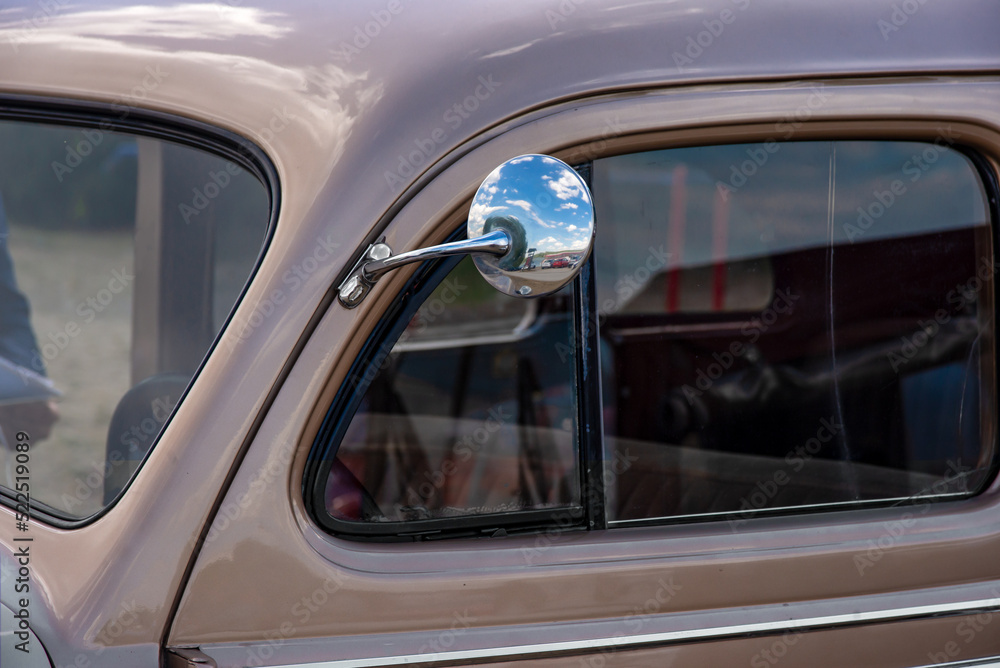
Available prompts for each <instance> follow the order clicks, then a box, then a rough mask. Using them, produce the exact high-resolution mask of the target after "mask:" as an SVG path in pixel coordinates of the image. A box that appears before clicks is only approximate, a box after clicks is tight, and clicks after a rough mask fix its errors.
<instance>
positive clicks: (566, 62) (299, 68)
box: [0, 0, 1000, 219]
mask: <svg viewBox="0 0 1000 668" xmlns="http://www.w3.org/2000/svg"><path fill="white" fill-rule="evenodd" d="M998 29H1000V12H997V11H996V8H995V5H994V4H993V3H992V2H990V1H989V0H982V1H980V0H950V1H949V2H935V1H931V0H876V1H872V0H844V1H842V2H837V3H829V2H823V1H819V0H814V1H803V2H789V1H787V0H698V1H697V2H694V1H691V2H684V1H677V2H646V3H620V2H619V3H599V2H595V1H594V0H552V1H551V2H531V3H511V2H506V1H503V2H500V1H491V2H456V3H417V2H414V1H413V0H367V1H364V2H350V3H346V2H345V3H315V2H301V1H299V2H287V1H284V0H282V2H278V1H277V0H269V1H260V2H255V1H251V0H225V1H223V2H217V3H214V4H203V3H202V4H199V3H189V2H164V1H162V0H161V1H157V0H148V1H145V2H143V3H141V4H132V3H128V2H110V3H104V4H100V5H77V4H70V3H68V2H65V1H63V0H53V2H51V3H36V2H34V1H33V0H21V2H20V5H17V6H13V7H11V6H8V7H7V8H5V9H4V10H3V11H2V12H0V48H2V49H3V56H2V58H0V63H2V67H0V90H2V91H3V92H5V93H8V94H10V93H24V94H29V95H43V96H45V95H54V96H59V97H70V98H80V99H87V100H97V101H103V102H112V103H116V104H117V105H118V106H117V107H115V108H114V109H115V110H117V111H116V112H115V114H113V115H117V114H119V113H121V114H124V115H128V114H129V113H135V112H134V108H149V109H154V110H159V111H164V112H169V113H172V114H177V115H180V116H184V117H190V118H193V119H198V120H201V121H204V122H208V123H211V124H215V125H218V126H220V127H223V128H225V129H228V130H231V131H234V132H236V133H238V134H240V135H243V136H245V137H248V138H250V139H251V140H252V141H254V142H256V143H257V144H259V145H260V146H261V147H262V148H264V150H265V152H267V153H268V154H269V155H270V156H271V157H272V159H273V160H274V162H275V165H276V167H277V170H278V174H279V177H280V179H281V181H282V188H283V190H284V191H285V195H286V196H283V207H292V209H293V210H292V211H283V215H285V214H291V217H293V218H296V219H299V218H301V217H302V215H304V214H305V213H306V209H308V208H311V207H315V206H316V205H317V204H318V205H321V206H322V207H323V208H324V209H325V210H330V209H331V207H336V206H337V204H338V201H339V200H340V199H341V198H343V197H344V196H345V193H349V194H350V195H351V196H352V197H354V198H358V197H361V198H362V199H363V200H364V201H363V202H362V203H361V206H364V207H374V209H379V210H385V209H386V207H387V206H388V205H387V204H386V203H387V202H388V203H391V202H392V201H394V200H395V199H396V198H398V197H399V196H400V194H401V193H402V192H403V191H404V190H405V188H406V187H407V186H408V184H409V183H411V182H412V178H411V176H408V175H406V174H404V173H409V172H413V173H415V174H419V173H420V171H422V170H424V169H426V168H427V166H428V165H430V164H432V163H433V162H434V161H435V160H437V159H438V158H440V157H441V156H443V155H446V154H447V153H448V152H449V151H450V150H452V149H454V148H455V147H457V146H459V145H461V144H462V143H463V142H464V141H467V140H468V138H469V137H474V136H476V135H477V134H480V133H482V132H484V131H486V130H487V129H490V128H495V127H497V126H500V125H502V124H503V123H505V122H509V121H510V119H512V118H515V117H517V116H518V115H520V114H524V113H525V112H527V111H530V110H534V109H538V108H541V107H543V106H544V105H548V104H552V103H553V102H554V101H572V100H576V99H581V98H584V97H587V96H594V95H602V94H611V93H615V92H621V91H636V90H643V89H649V88H669V87H672V86H677V85H682V84H686V85H695V84H699V85H707V86H712V85H718V84H723V83H725V84H737V85H738V84H740V83H741V82H742V83H745V84H747V85H753V84H754V82H761V81H784V82H799V81H806V82H807V81H810V80H815V79H820V78H829V77H846V78H858V77H875V76H896V75H927V76H934V75H945V74H954V73H958V72H963V73H984V74H985V73H990V72H994V71H996V69H997V66H998V64H1000V42H998V40H997V39H996V35H997V33H998V32H1000V30H998ZM456 105H458V107H456ZM470 110H471V111H470ZM428 142H431V143H430V144H428ZM424 149H426V150H424ZM414 151H416V152H418V153H420V152H423V153H424V154H425V155H424V157H423V158H419V156H417V155H416V154H415V153H414ZM408 156H414V159H413V160H412V161H410V160H409V158H408ZM411 162H412V163H414V164H410V168H409V169H407V168H405V167H406V164H407V163H411ZM416 163H419V164H416ZM393 174H395V175H396V176H398V177H399V179H398V180H397V179H395V178H393V177H392V176H391V175H393ZM296 209H298V210H296ZM374 209H371V210H374Z"/></svg>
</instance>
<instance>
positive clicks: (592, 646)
mask: <svg viewBox="0 0 1000 668" xmlns="http://www.w3.org/2000/svg"><path fill="white" fill-rule="evenodd" d="M990 609H1000V598H984V599H978V600H974V601H959V602H955V603H941V604H935V605H918V606H910V607H906V608H893V609H888V610H872V611H868V612H854V613H846V614H839V615H825V616H822V617H808V618H804V619H801V620H781V621H774V622H754V623H750V624H734V625H730V626H718V627H712V628H706V629H694V630H687V631H667V632H662V633H643V634H639V635H633V636H616V637H603V638H592V639H588V640H578V641H566V642H551V643H535V644H531V645H512V646H507V647H486V648H481V649H470V650H454V651H449V652H433V653H428V654H400V655H393V656H382V657H370V658H358V659H335V660H332V661H319V662H312V663H294V664H281V665H277V666H273V668H374V667H375V666H405V665H412V664H415V663H419V664H422V665H428V666H432V665H436V664H449V663H456V662H463V661H473V662H478V661H483V660H519V659H520V660H523V659H529V658H535V657H540V656H546V655H548V656H557V655H562V654H579V653H581V650H595V651H601V650H620V649H640V648H642V647H645V646H653V645H661V644H667V643H676V642H690V641H694V640H720V639H723V638H729V637H734V636H745V635H750V634H760V633H763V634H774V633H776V632H778V633H780V632H787V631H804V630H817V629H822V628H829V627H836V626H847V625H854V624H862V623H871V622H888V621H898V620H903V619H913V618H923V617H931V616H936V615H942V614H952V615H953V614H956V613H962V612H970V613H971V612H976V611H981V610H990ZM990 661H995V660H994V659H990ZM946 665H947V664H946ZM954 665H955V666H963V665H970V666H978V665H980V664H977V663H972V664H968V663H966V664H962V663H958V664H954ZM984 665H985V666H986V667H989V666H1000V663H987V664H984Z"/></svg>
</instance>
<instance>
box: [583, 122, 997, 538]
mask: <svg viewBox="0 0 1000 668" xmlns="http://www.w3.org/2000/svg"><path fill="white" fill-rule="evenodd" d="M848 125H853V123H852V124H848ZM802 134H803V135H806V136H802V137H799V136H796V137H795V138H794V139H789V140H783V141H779V142H778V144H779V145H780V144H784V143H792V142H812V141H830V142H839V141H887V142H888V141H892V142H908V141H909V142H920V143H925V144H930V143H932V139H931V138H930V137H929V136H927V135H926V134H923V135H922V134H912V135H911V134H907V133H905V132H904V133H901V134H899V135H898V136H892V137H888V138H887V137H886V134H888V133H883V134H879V132H878V131H877V130H875V131H873V132H870V133H869V132H864V133H856V134H852V133H848V132H840V133H838V132H836V131H834V132H830V133H822V134H820V135H819V136H815V137H814V136H808V134H809V133H806V132H803V133H802ZM727 139H728V137H727ZM760 141H765V140H764V139H763V138H759V139H758V138H749V137H747V138H741V139H734V140H732V141H711V142H709V141H697V140H692V141H683V142H679V143H677V144H673V145H665V144H660V145H657V144H653V145H651V146H644V147H643V148H641V149H637V150H631V151H621V152H615V153H609V154H606V155H601V156H600V157H598V158H595V160H596V159H600V158H604V157H611V156H613V155H623V154H629V155H631V154H637V153H644V152H652V151H657V150H663V149H674V148H697V147H702V146H734V145H740V144H745V145H749V144H754V143H759V142H760ZM948 148H949V149H951V150H953V151H955V152H956V153H958V154H960V155H962V156H964V157H965V158H967V159H968V160H969V161H970V163H972V168H973V170H974V172H975V175H976V176H977V177H978V178H979V182H980V184H981V185H982V187H983V191H984V194H985V198H986V209H987V215H988V216H989V221H988V223H989V228H990V237H991V243H992V253H993V265H994V277H995V280H994V289H993V291H992V292H993V294H992V297H993V299H992V304H991V306H992V308H993V312H992V314H991V317H992V319H993V320H994V321H995V320H996V316H997V314H998V313H1000V289H998V287H997V286H998V284H1000V276H998V275H997V272H998V270H1000V171H998V169H997V168H995V167H994V164H993V163H991V162H990V159H989V158H988V157H987V156H986V155H984V154H983V153H980V151H979V150H977V149H976V147H974V146H971V145H968V144H955V145H952V146H949V147H948ZM594 197H595V198H597V197H599V194H595V195H594ZM598 233H599V232H598ZM593 262H594V257H593V256H591V258H590V261H589V262H588V265H592V264H593ZM592 290H593V291H594V293H595V295H596V285H593V286H592ZM772 302H773V297H772ZM770 304H771V302H769V303H768V306H766V307H765V308H768V307H769V306H770ZM743 315H746V313H745V312H739V311H734V312H731V313H723V314H712V313H707V314H696V315H694V316H692V317H691V318H687V317H685V318H684V322H683V324H681V325H680V327H682V328H683V327H688V326H690V325H691V323H695V322H706V323H708V324H710V325H712V326H719V329H720V331H724V330H725V329H726V328H727V327H730V326H733V325H736V326H741V325H742V324H743V322H744V321H742V320H738V319H739V318H741V317H742V316H743ZM993 338H994V340H993V344H994V345H993V350H991V351H989V352H988V353H987V354H984V355H983V357H984V359H983V360H981V362H980V364H981V365H982V366H983V367H986V366H987V365H988V364H990V363H992V367H991V372H992V378H991V379H989V380H992V383H993V396H994V399H995V406H994V416H995V418H994V420H993V425H992V426H993V429H994V431H993V433H992V434H990V435H989V437H990V438H992V441H993V444H992V459H991V462H990V466H989V468H988V469H987V470H986V473H985V475H984V476H983V478H982V480H981V481H980V483H979V485H978V486H977V487H976V488H975V489H973V490H970V491H967V492H954V493H945V494H934V495H919V496H918V495H913V496H908V497H902V498H900V497H886V498H881V499H862V500H857V501H841V502H830V503H822V504H813V505H802V506H781V507H774V508H767V507H764V508H757V509H753V510H752V511H747V514H748V516H746V517H743V516H742V514H741V513H740V512H738V511H716V512H704V513H690V514H685V515H676V516H662V517H661V516H655V517H646V518H635V519H624V520H607V519H605V523H604V526H603V527H597V528H603V529H615V530H623V529H633V528H635V529H642V528H647V527H658V526H659V527H663V526H671V525H686V524H705V525H709V526H711V525H712V524H723V523H726V524H728V523H731V522H732V520H733V518H735V517H740V518H741V519H740V520H739V521H740V524H741V525H745V524H747V523H751V522H754V521H755V520H761V519H767V518H780V517H796V516H809V515H818V514H823V513H835V514H837V515H841V516H842V515H843V514H844V513H849V512H851V511H855V512H857V511H865V510H878V509H889V508H906V507H914V506H918V505H921V504H925V503H932V504H939V503H946V502H952V501H954V502H961V501H966V500H969V499H972V498H975V497H978V496H979V495H981V494H982V493H983V492H985V491H986V490H988V489H989V488H990V487H991V486H992V485H993V484H994V483H995V482H996V479H997V475H998V473H1000V373H998V371H1000V370H998V366H1000V328H997V327H996V326H995V325H994V337H993ZM590 352H591V355H592V356H593V357H594V359H593V360H592V364H594V365H596V367H597V369H598V371H599V370H600V359H599V347H594V346H591V347H590ZM598 395H600V388H598ZM597 400H598V401H599V402H602V398H601V397H600V396H598V399H597ZM602 405H603V404H602ZM598 410H600V408H599V409H598ZM601 414H603V413H601ZM601 437H602V439H603V424H602V428H601ZM983 437H984V438H985V437H986V434H984V435H983ZM601 447H603V441H602V445H601ZM601 456H602V461H601V463H602V464H603V463H604V461H605V460H604V459H603V451H602V453H601ZM600 485H601V488H600V489H601V497H602V498H603V499H605V503H606V499H607V497H606V495H605V489H604V485H603V477H602V479H601V481H600ZM585 493H586V492H585Z"/></svg>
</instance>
